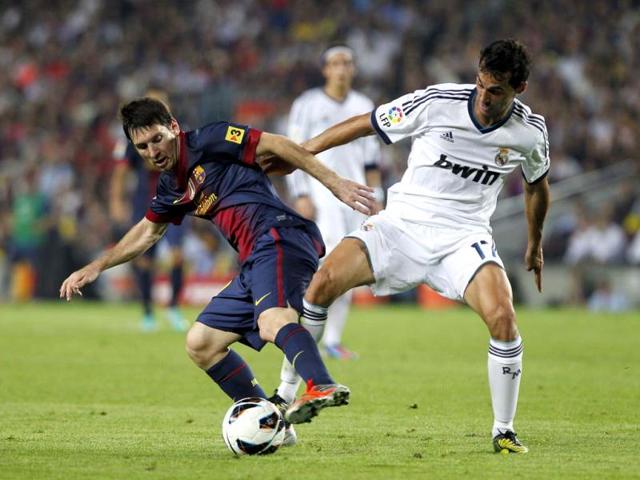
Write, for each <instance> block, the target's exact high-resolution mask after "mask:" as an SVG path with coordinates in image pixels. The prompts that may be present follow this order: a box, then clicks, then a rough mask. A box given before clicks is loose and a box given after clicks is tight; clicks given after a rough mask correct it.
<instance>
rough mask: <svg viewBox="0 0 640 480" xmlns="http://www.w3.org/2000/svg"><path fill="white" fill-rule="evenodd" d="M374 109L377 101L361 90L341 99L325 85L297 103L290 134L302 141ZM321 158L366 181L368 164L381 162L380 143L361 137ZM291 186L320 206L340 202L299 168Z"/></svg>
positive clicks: (344, 173)
mask: <svg viewBox="0 0 640 480" xmlns="http://www.w3.org/2000/svg"><path fill="white" fill-rule="evenodd" d="M373 108H374V104H373V102H372V101H371V100H370V99H369V98H367V97H366V96H364V95H363V94H361V93H359V92H356V91H353V90H351V91H350V92H349V93H348V94H347V97H346V98H345V99H344V100H343V101H342V102H339V101H337V100H335V99H333V98H331V97H330V96H328V95H327V94H326V93H325V92H324V90H323V89H322V88H313V89H311V90H307V91H306V92H304V93H303V94H302V95H300V96H299V97H298V98H297V99H296V100H295V101H294V102H293V106H292V107H291V113H290V114H289V125H288V131H287V136H288V137H289V138H291V139H292V140H293V141H294V142H296V143H301V142H303V141H305V140H308V139H310V138H312V137H315V136H316V135H318V134H320V133H322V132H323V131H325V130H326V129H327V128H329V127H331V126H333V125H335V124H336V123H340V122H342V121H344V120H346V119H347V118H350V117H353V116H355V115H361V114H363V113H369V112H371V111H373ZM317 157H318V159H319V160H320V161H321V162H322V163H324V164H325V165H326V166H327V167H329V168H330V169H332V170H333V171H335V172H336V173H337V174H338V175H340V176H342V177H345V178H348V179H350V180H353V181H355V182H358V183H363V184H364V183H366V182H365V174H364V172H365V166H367V165H374V166H377V165H378V164H379V162H380V144H379V142H378V140H377V139H376V138H375V137H366V138H359V139H357V140H355V141H353V142H351V143H348V144H347V145H341V146H339V147H336V148H332V149H330V150H327V151H326V152H322V153H320V154H318V155H317ZM287 185H288V187H289V191H290V192H291V194H292V195H293V196H296V197H297V196H300V195H309V196H311V198H312V199H313V201H314V203H316V204H317V205H316V206H321V205H319V204H321V203H324V202H327V201H328V202H331V203H334V202H335V203H338V202H339V201H338V200H337V199H336V198H335V197H334V196H333V195H332V194H331V192H329V190H327V189H326V187H324V186H323V185H322V184H321V183H320V182H318V181H317V180H315V179H314V178H312V177H310V176H309V175H307V174H306V173H304V172H302V171H299V170H297V171H295V172H293V174H291V175H289V176H288V177H287ZM346 208H348V207H346Z"/></svg>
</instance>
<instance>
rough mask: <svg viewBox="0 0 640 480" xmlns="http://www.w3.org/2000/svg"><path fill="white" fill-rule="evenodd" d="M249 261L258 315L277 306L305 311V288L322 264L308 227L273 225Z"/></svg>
mask: <svg viewBox="0 0 640 480" xmlns="http://www.w3.org/2000/svg"><path fill="white" fill-rule="evenodd" d="M246 263H247V265H248V267H247V277H246V278H247V283H248V289H249V291H250V293H251V296H252V298H253V303H254V311H255V318H256V319H257V318H259V317H260V315H261V314H262V313H263V312H265V311H266V310H269V309H273V308H280V309H283V308H287V307H292V308H293V309H294V310H296V311H297V312H299V313H301V312H302V297H303V295H304V291H305V288H306V286H307V285H309V282H310V281H311V277H312V276H313V274H314V273H315V271H316V269H317V268H318V253H317V251H316V247H315V246H314V243H313V239H312V238H311V237H310V236H309V234H308V233H307V232H306V231H305V230H304V229H302V228H297V227H279V228H272V229H271V230H270V231H269V232H268V233H265V234H264V235H262V236H261V237H260V238H259V239H258V240H257V241H256V245H255V247H254V250H253V252H252V254H251V256H250V257H249V258H248V259H247V262H246Z"/></svg>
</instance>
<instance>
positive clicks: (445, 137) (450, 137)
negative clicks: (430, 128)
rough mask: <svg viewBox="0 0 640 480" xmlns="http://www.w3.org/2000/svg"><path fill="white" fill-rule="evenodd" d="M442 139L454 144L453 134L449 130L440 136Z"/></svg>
mask: <svg viewBox="0 0 640 480" xmlns="http://www.w3.org/2000/svg"><path fill="white" fill-rule="evenodd" d="M440 138H441V139H443V140H446V141H447V142H450V143H453V142H454V140H453V132H452V131H451V130H449V131H448V132H444V133H443V134H441V135H440Z"/></svg>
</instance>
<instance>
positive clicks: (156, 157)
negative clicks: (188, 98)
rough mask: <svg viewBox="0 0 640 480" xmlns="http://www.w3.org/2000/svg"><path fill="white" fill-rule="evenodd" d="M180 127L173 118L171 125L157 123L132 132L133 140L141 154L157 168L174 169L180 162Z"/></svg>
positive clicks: (163, 169)
mask: <svg viewBox="0 0 640 480" xmlns="http://www.w3.org/2000/svg"><path fill="white" fill-rule="evenodd" d="M179 134H180V127H179V126H178V122H176V121H175V120H173V121H172V122H171V125H169V127H166V126H164V125H159V124H155V125H152V126H150V127H147V128H138V129H136V130H133V131H132V132H131V141H132V142H133V145H134V146H135V147H136V150H137V151H138V153H139V154H140V156H141V157H142V158H143V159H144V160H145V161H147V162H148V163H149V165H150V166H151V167H153V168H154V169H156V170H162V171H167V170H172V169H173V168H174V167H175V166H176V165H177V163H178V135H179Z"/></svg>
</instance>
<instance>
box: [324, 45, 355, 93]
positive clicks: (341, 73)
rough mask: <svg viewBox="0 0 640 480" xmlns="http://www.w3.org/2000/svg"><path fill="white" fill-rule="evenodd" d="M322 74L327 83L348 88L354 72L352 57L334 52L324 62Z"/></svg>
mask: <svg viewBox="0 0 640 480" xmlns="http://www.w3.org/2000/svg"><path fill="white" fill-rule="evenodd" d="M322 74H323V75H324V78H325V79H326V80H327V84H331V85H336V86H341V87H346V88H350V87H351V82H352V81H353V77H354V76H355V74H356V68H355V66H354V65H353V58H352V57H351V55H349V54H347V53H334V54H333V55H331V56H330V57H329V58H328V59H327V61H326V63H325V64H324V67H323V69H322Z"/></svg>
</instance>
